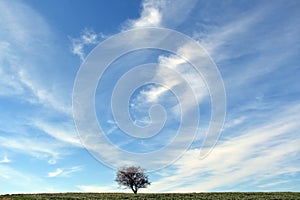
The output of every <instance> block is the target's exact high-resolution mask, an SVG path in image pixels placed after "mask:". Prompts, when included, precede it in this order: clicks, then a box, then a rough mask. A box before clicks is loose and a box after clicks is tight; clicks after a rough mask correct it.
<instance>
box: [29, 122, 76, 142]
mask: <svg viewBox="0 0 300 200" xmlns="http://www.w3.org/2000/svg"><path fill="white" fill-rule="evenodd" d="M33 125H34V126H35V127H37V128H39V129H40V130H42V131H44V132H45V133H47V134H48V135H50V136H52V137H53V138H55V139H57V140H59V141H62V142H65V143H67V144H71V145H74V146H77V147H82V145H81V142H80V140H79V138H78V135H77V133H76V130H75V127H74V126H72V125H71V124H69V123H60V125H57V124H49V123H45V122H42V121H36V122H34V124H33Z"/></svg>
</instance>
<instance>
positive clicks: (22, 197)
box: [0, 192, 300, 200]
mask: <svg viewBox="0 0 300 200" xmlns="http://www.w3.org/2000/svg"><path fill="white" fill-rule="evenodd" d="M29 199H30V200H31V199H33V200H34V199H38V200H56V199H58V200H75V199H76V200H80V199H84V200H89V199H112V200H113V199H173V200H176V199H214V200H215V199H289V200H291V199H300V192H222V193H184V194H176V193H165V194H137V195H134V194H129V193H55V194H13V195H1V196H0V200H29Z"/></svg>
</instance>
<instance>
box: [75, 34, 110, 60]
mask: <svg viewBox="0 0 300 200" xmlns="http://www.w3.org/2000/svg"><path fill="white" fill-rule="evenodd" d="M106 37H107V36H105V35H104V34H103V33H95V32H94V31H93V30H92V29H87V28H85V29H84V30H83V31H82V33H81V35H80V37H79V38H70V40H71V42H72V53H73V54H74V55H77V56H78V57H79V58H80V60H81V62H83V61H84V59H85V56H86V52H85V48H86V47H88V46H95V45H96V44H98V43H99V42H100V41H101V40H103V39H105V38H106Z"/></svg>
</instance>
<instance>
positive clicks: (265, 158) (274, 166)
mask: <svg viewBox="0 0 300 200" xmlns="http://www.w3.org/2000/svg"><path fill="white" fill-rule="evenodd" d="M299 107H300V105H293V106H291V107H289V108H287V109H286V110H285V111H284V112H280V113H276V114H274V113H273V117H272V118H271V119H270V120H268V122H266V123H265V124H263V125H260V126H256V127H255V128H253V127H250V128H249V129H247V130H245V131H243V132H241V133H240V135H238V136H235V137H232V138H230V139H228V140H225V141H220V142H219V144H218V145H217V146H216V147H215V148H214V150H213V151H212V152H211V154H210V155H209V156H207V157H206V158H205V159H203V160H199V151H200V150H199V149H191V150H189V151H187V152H186V154H185V155H184V156H183V157H182V158H181V159H180V160H178V161H177V162H176V163H175V164H174V165H173V167H174V168H173V167H172V168H173V169H174V170H172V169H169V170H168V169H166V172H167V173H168V175H165V177H163V178H162V179H160V180H158V181H156V182H153V184H152V185H151V187H150V189H151V190H152V191H158V192H161V191H169V192H171V191H174V192H175V191H176V192H195V191H214V190H216V189H218V188H221V187H228V186H229V185H231V186H232V187H234V185H236V184H244V183H245V182H247V181H248V184H249V183H250V182H253V181H258V182H260V181H266V180H269V179H271V178H274V177H277V176H280V175H282V174H289V175H292V174H294V173H295V172H300V167H299V165H297V164H296V160H295V157H294V156H295V153H297V152H300V147H299V145H298V143H299V142H300V140H299V137H298V136H297V134H295V131H296V130H298V129H299V124H298V123H297V122H298V121H299V115H298V114H297V113H296V112H295V110H298V109H299ZM270 172H271V173H270ZM199 180H200V181H199ZM249 181H250V182H249ZM278 184H280V183H278Z"/></svg>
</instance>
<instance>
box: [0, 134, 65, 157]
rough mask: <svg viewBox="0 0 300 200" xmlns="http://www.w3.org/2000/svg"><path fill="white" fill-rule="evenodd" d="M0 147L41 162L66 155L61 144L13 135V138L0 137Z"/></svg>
mask: <svg viewBox="0 0 300 200" xmlns="http://www.w3.org/2000/svg"><path fill="white" fill-rule="evenodd" d="M0 147H1V148H6V149H9V150H11V151H14V152H18V153H21V154H27V155H30V156H33V157H35V158H37V159H41V160H44V159H47V160H48V159H49V158H51V159H58V158H60V157H61V156H62V155H65V154H68V152H67V151H65V150H64V148H63V146H62V145H61V144H58V143H55V142H53V141H52V142H49V140H43V139H41V138H40V139H37V138H29V137H24V136H20V135H14V137H2V136H0Z"/></svg>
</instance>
